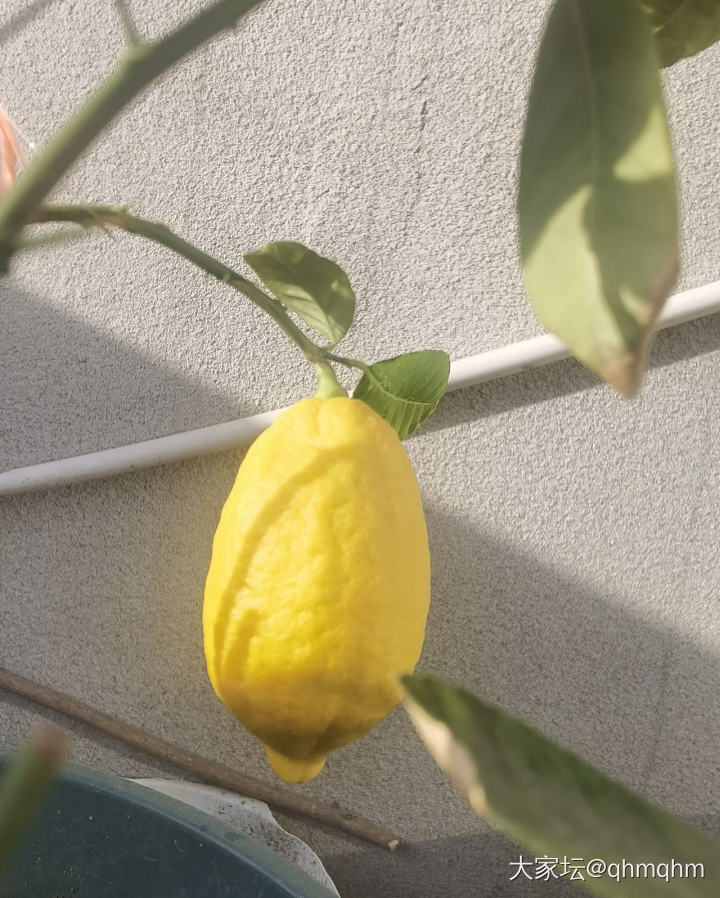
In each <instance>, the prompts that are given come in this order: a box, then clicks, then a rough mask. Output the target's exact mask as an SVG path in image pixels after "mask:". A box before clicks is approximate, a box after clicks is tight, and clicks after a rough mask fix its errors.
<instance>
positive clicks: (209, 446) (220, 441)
mask: <svg viewBox="0 0 720 898" xmlns="http://www.w3.org/2000/svg"><path fill="white" fill-rule="evenodd" d="M719 311H720V281H715V282H714V283H712V284H707V285H705V286H704V287H696V288H695V289H692V290H686V291H685V292H684V293H678V294H677V295H675V296H673V297H671V298H670V299H669V300H668V301H667V303H666V304H665V308H664V310H663V313H662V315H661V317H660V319H659V321H658V325H657V328H658V329H662V328H667V327H673V326H674V325H676V324H683V323H684V322H686V321H693V320H695V319H696V318H701V317H703V316H705V315H711V314H713V313H714V312H719ZM570 355H571V353H570V350H569V349H568V348H567V346H566V345H565V344H564V343H563V342H562V341H561V340H558V338H557V337H553V336H551V335H550V334H546V335H544V336H542V337H533V338H532V339H530V340H522V341H520V342H519V343H513V344H511V345H510V346H503V347H502V348H501V349H492V350H490V351H489V352H483V353H480V355H475V356H471V357H470V358H467V359H459V360H458V361H456V362H453V363H452V365H451V367H450V380H449V382H448V390H460V389H462V388H463V387H469V386H472V385H473V384H478V383H483V382H484V381H488V380H495V379H496V378H499V377H506V376H507V375H509V374H517V373H518V372H520V371H526V370H528V369H530V368H537V367H540V366H541V365H547V364H549V363H550V362H557V361H559V360H560V359H565V358H568V357H569V356H570ZM283 411H285V409H284V408H281V409H276V410H275V411H272V412H263V413H262V414H260V415H252V416H251V417H249V418H240V419H239V420H237V421H227V422H225V423H224V424H214V425H212V426H211V427H201V428H199V429H198V430H189V431H186V432H184V433H176V434H173V435H172V436H166V437H159V438H157V439H154V440H145V441H144V442H142V443H133V444H131V445H130V446H120V447H118V448H116V449H104V450H102V451H100V452H91V453H89V454H87V455H77V456H75V457H73V458H61V459H58V460H57V461H49V462H43V463H42V464H39V465H30V466H28V467H25V468H15V469H14V470H12V471H5V472H3V473H0V496H12V495H15V494H17V493H25V492H31V491H33V490H42V489H50V488H51V487H56V486H65V485H67V484H69V483H79V482H81V481H84V480H95V479H97V478H100V477H112V476H114V475H116V474H124V473H126V472H128V471H137V470H140V469H141V468H151V467H154V466H155V465H161V464H168V463H169V462H174V461H180V460H182V459H185V458H193V457H194V456H198V455H209V454H211V453H214V452H222V451H224V450H227V449H235V448H237V447H239V446H244V445H246V444H247V443H250V442H252V440H254V439H255V437H256V436H257V435H258V434H259V433H261V432H262V431H263V430H264V429H265V428H266V427H267V426H268V425H269V424H270V423H271V421H272V420H273V419H274V418H276V417H277V416H278V415H279V414H280V413H281V412H283Z"/></svg>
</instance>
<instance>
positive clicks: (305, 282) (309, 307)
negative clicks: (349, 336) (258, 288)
mask: <svg viewBox="0 0 720 898" xmlns="http://www.w3.org/2000/svg"><path fill="white" fill-rule="evenodd" d="M243 259H244V260H245V262H246V263H247V264H248V265H249V266H250V267H251V268H252V270H253V271H254V272H255V274H256V275H257V276H258V277H259V278H260V280H261V281H262V282H263V284H265V286H266V287H267V288H268V290H270V291H272V293H274V294H275V296H276V297H277V298H278V299H279V300H280V302H281V303H282V304H283V305H284V306H286V307H287V308H288V309H292V310H293V312H297V314H298V315H299V316H300V317H301V318H302V320H303V321H304V322H305V323H306V324H307V325H309V326H310V327H312V328H313V329H314V330H316V331H317V332H318V333H319V334H322V336H323V337H325V338H326V339H327V340H329V341H330V345H331V346H335V344H336V343H337V342H338V341H339V340H340V339H341V338H342V337H343V336H344V335H345V334H346V333H347V330H348V328H349V327H350V325H351V324H352V320H353V315H354V314H355V294H354V293H353V289H352V287H351V286H350V281H349V280H348V278H347V275H346V274H345V272H344V271H343V270H342V268H340V266H339V265H336V264H335V263H334V262H331V261H330V259H325V258H324V257H323V256H319V255H318V254H317V253H315V252H313V251H312V250H311V249H308V248H307V247H305V246H303V245H302V244H301V243H293V242H292V241H289V240H284V241H279V242H277V243H268V245H267V246H264V247H263V248H262V249H259V250H257V251H256V252H253V253H245V255H244V256H243Z"/></svg>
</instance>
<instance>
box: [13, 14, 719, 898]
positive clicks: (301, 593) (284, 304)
mask: <svg viewBox="0 0 720 898" xmlns="http://www.w3.org/2000/svg"><path fill="white" fill-rule="evenodd" d="M258 2H259V0H216V2H214V3H211V4H210V5H209V6H207V7H206V8H205V9H204V10H203V11H202V12H200V13H199V14H198V15H197V16H195V17H194V18H193V19H191V20H190V21H189V22H187V23H186V24H184V25H182V26H180V28H178V29H176V30H175V31H173V32H171V33H170V34H168V35H166V36H165V37H162V38H160V39H159V40H157V41H155V42H148V43H144V42H142V41H141V40H140V38H139V37H138V34H137V32H136V29H135V27H134V25H133V23H132V20H131V18H130V16H129V14H128V11H127V9H126V7H125V5H124V4H123V3H121V2H118V4H117V5H118V8H119V11H120V13H121V18H122V21H123V23H124V26H125V30H126V34H127V38H128V48H127V50H126V52H125V54H124V56H123V58H122V59H121V60H120V62H119V64H118V66H117V67H116V69H115V71H114V72H113V73H112V74H111V75H110V77H109V78H108V80H107V81H106V82H105V83H104V84H103V85H102V86H101V87H100V88H99V90H98V91H97V92H96V93H95V94H93V95H92V96H91V97H90V99H89V100H88V101H87V102H86V103H85V104H84V106H83V107H82V108H81V109H80V110H79V111H78V112H77V113H76V114H75V115H74V116H73V118H71V119H70V121H69V122H68V123H67V124H66V125H65V126H64V127H63V128H62V129H61V130H60V131H59V132H58V134H57V135H56V136H55V137H54V138H53V139H52V140H51V141H50V143H49V144H48V145H47V147H45V149H44V150H42V151H41V152H40V153H39V154H38V156H37V157H36V158H35V160H34V161H33V162H32V164H31V165H29V166H28V167H27V169H26V170H25V172H24V174H23V176H22V177H21V178H20V179H19V181H18V183H17V184H16V185H15V186H14V187H13V188H12V189H11V190H9V192H7V193H6V195H5V196H4V198H3V199H2V201H0V271H3V272H7V271H8V269H9V266H10V264H11V261H12V258H13V256H14V254H15V253H17V252H19V251H22V250H24V249H26V248H27V247H31V246H33V245H34V243H35V242H37V241H41V240H42V239H43V238H42V236H40V237H38V236H37V235H36V234H35V233H34V230H33V227H34V226H35V225H41V224H43V223H47V222H55V223H57V222H62V223H65V224H71V225H75V226H77V225H79V226H81V227H82V228H84V229H92V228H105V229H107V228H120V229H123V230H125V231H127V232H129V233H132V234H135V235H138V236H141V237H145V238H147V239H150V240H154V241H156V242H158V243H160V244H163V245H164V246H166V247H167V248H168V249H170V250H172V251H174V252H177V253H179V254H180V255H182V256H184V257H185V258H186V259H187V260H188V261H190V262H192V263H193V264H195V265H197V266H199V267H200V268H201V269H202V270H204V271H205V272H207V273H208V274H209V275H211V276H213V277H215V278H217V279H219V280H221V281H222V282H224V283H225V284H227V286H228V287H229V288H231V289H234V290H236V291H238V292H240V293H241V294H243V295H244V296H245V297H246V298H248V299H249V300H250V301H251V302H253V303H255V304H256V305H258V306H259V307H260V308H262V309H263V310H264V311H265V312H266V313H267V314H268V315H269V316H270V317H271V318H272V319H273V320H274V321H275V322H276V324H278V326H279V327H280V328H281V330H282V331H283V332H284V334H285V335H286V337H288V338H289V339H290V340H291V341H292V342H293V343H294V344H295V345H296V346H297V347H298V349H299V350H300V352H301V353H302V354H303V356H304V357H305V359H306V360H307V361H308V362H309V363H310V364H311V365H313V366H314V368H315V370H316V372H317V375H318V392H317V394H316V396H315V397H314V398H310V399H305V400H301V401H300V402H298V403H297V404H296V405H295V406H293V407H292V408H291V409H290V410H289V411H288V412H286V413H285V414H284V415H282V416H280V418H278V419H277V421H276V422H275V424H273V425H272V427H271V428H270V429H269V430H268V431H267V432H266V433H265V434H263V435H262V436H261V437H260V438H259V439H258V440H257V442H256V443H255V444H254V446H253V447H252V448H251V449H250V451H249V452H248V454H247V456H246V458H245V461H244V462H243V464H242V465H241V468H240V471H239V472H238V476H237V480H236V482H235V485H234V487H233V490H232V492H231V494H230V496H229V498H228V501H227V503H226V505H225V507H224V509H223V512H222V517H221V520H220V524H219V527H218V530H217V533H216V536H215V542H214V546H213V554H212V560H211V563H210V570H209V573H208V577H207V582H206V591H205V605H204V614H203V623H204V633H205V651H206V657H207V662H208V672H209V675H210V679H211V681H212V684H213V686H214V688H215V690H216V692H217V694H218V695H219V696H220V698H221V699H222V700H223V701H224V702H225V704H226V705H228V707H229V708H230V710H231V711H232V712H233V713H234V714H235V715H236V716H237V717H238V718H239V719H240V720H241V721H242V722H243V723H244V724H245V725H246V727H247V728H248V729H249V730H250V731H251V732H253V733H254V734H255V735H256V736H258V738H260V739H261V740H262V741H263V743H264V744H265V746H266V750H267V754H268V758H269V760H270V762H271V764H272V766H273V768H274V770H275V771H276V773H278V775H280V776H281V777H282V778H284V779H286V780H288V781H305V780H307V779H310V778H312V777H313V776H315V775H317V773H318V772H319V771H320V769H321V768H322V766H323V764H324V761H325V757H326V755H327V754H328V753H329V752H330V751H332V750H333V749H335V748H337V747H339V746H341V745H343V744H345V743H347V742H348V741H349V740H351V739H353V738H356V737H358V736H360V735H362V733H364V732H365V731H367V730H368V729H369V728H370V727H372V726H373V725H375V724H376V723H377V722H378V721H379V720H380V719H381V718H382V717H383V716H384V715H385V714H386V713H387V711H388V710H389V709H390V708H391V707H392V706H393V705H394V704H395V703H397V701H398V700H399V698H400V696H401V694H402V692H401V686H400V677H401V676H404V678H403V680H402V684H403V686H404V693H405V702H406V706H407V709H408V711H409V713H410V715H411V717H412V719H413V721H414V722H415V724H416V726H417V727H418V729H419V731H420V733H421V735H422V737H423V739H424V740H425V742H426V743H427V745H428V747H429V749H430V751H431V752H432V754H433V755H434V756H435V757H436V759H437V760H438V762H439V763H440V764H441V765H442V766H443V767H444V768H445V769H447V770H448V771H449V772H450V773H451V774H452V775H453V777H454V778H455V779H456V781H457V782H458V784H459V785H460V787H461V788H462V790H463V791H464V792H465V794H466V795H467V796H468V798H469V800H470V803H471V804H472V806H473V807H474V808H475V809H476V810H477V811H478V813H481V814H484V815H487V816H488V817H489V819H490V820H491V822H493V824H495V825H496V826H498V827H499V828H501V829H503V830H505V831H506V832H508V833H509V834H510V835H511V836H512V837H513V838H515V839H517V840H518V841H519V842H520V843H521V844H524V845H527V846H528V847H529V848H531V849H532V850H535V851H538V852H541V851H542V852H548V851H552V852H555V853H560V852H565V853H566V854H572V853H580V852H582V853H584V854H592V855H594V856H600V855H603V856H605V860H606V861H608V862H612V861H613V860H614V859H616V858H618V857H619V856H620V853H622V854H623V856H624V857H626V858H635V859H636V860H638V861H641V862H642V861H644V862H648V861H649V860H652V859H653V858H662V859H667V855H668V854H669V855H670V856H672V857H675V858H678V859H682V860H685V861H686V862H687V863H702V864H703V865H704V867H705V870H706V876H705V878H704V879H692V880H685V881H683V882H682V883H681V884H680V885H679V886H678V885H676V884H675V885H674V887H673V894H676V895H682V896H687V898H691V896H709V895H711V894H712V895H714V894H715V893H716V892H717V888H718V883H719V882H720V870H719V869H718V858H720V847H718V846H717V845H716V844H715V843H714V842H712V841H711V840H709V839H708V838H707V837H705V836H703V835H701V834H699V833H696V832H695V831H693V830H692V829H690V828H689V827H687V826H686V825H685V824H684V823H683V822H682V821H680V820H678V819H676V818H674V817H673V816H672V815H670V814H668V813H667V812H665V811H662V810H661V809H659V808H656V807H655V806H653V805H651V804H650V803H648V802H646V801H644V800H643V799H642V798H640V797H639V796H636V795H633V794H632V793H631V792H629V791H628V790H626V789H625V788H624V787H622V786H621V785H619V784H617V783H614V782H612V781H610V780H609V779H607V778H606V777H605V776H604V775H603V774H601V773H600V772H599V771H596V770H594V769H593V768H592V767H590V766H589V765H588V764H586V763H585V762H583V761H582V760H581V759H579V758H577V757H576V756H574V755H572V754H570V753H569V752H566V751H565V750H564V749H562V748H560V747H559V746H557V745H554V744H553V743H551V742H550V741H549V740H547V739H545V738H544V737H543V736H541V735H540V734H539V733H537V732H535V731H533V730H531V729H530V728H528V727H526V726H525V725H524V724H523V723H522V722H520V721H517V720H514V719H513V718H511V717H509V716H508V715H506V714H504V713H503V712H502V711H501V710H500V709H497V708H494V707H492V706H490V705H487V704H486V703H484V702H482V701H481V700H480V699H477V698H475V697H473V696H470V695H468V694H467V693H464V692H462V691H461V690H459V689H458V688H457V687H454V686H452V685H451V684H448V683H444V682H442V681H441V680H437V679H435V678H432V677H429V676H427V675H414V676H413V675H411V672H412V670H413V668H414V666H415V664H416V662H417V659H418V657H419V654H420V649H421V646H422V641H423V634H424V626H425V617H426V614H427V604H428V599H429V557H428V548H427V537H426V533H425V524H424V519H423V513H422V506H421V502H420V497H419V491H418V487H417V484H416V482H415V477H414V474H413V471H412V468H411V466H410V463H409V461H408V458H407V456H406V455H405V452H404V449H403V448H402V446H401V444H400V440H401V439H403V438H405V437H407V436H409V435H410V434H411V433H412V432H413V431H414V430H415V429H416V428H417V427H418V426H419V425H420V424H421V423H422V421H423V420H425V419H426V418H427V416H428V415H429V414H431V413H432V412H433V410H434V409H435V407H436V405H437V403H438V401H439V399H440V398H441V396H442V395H443V393H444V391H445V388H446V385H447V379H448V372H449V360H448V358H447V355H446V354H445V353H443V352H442V351H439V350H425V351H420V352H415V353H408V354H406V355H403V356H399V357H397V358H394V359H388V360H385V361H381V362H376V363H375V364H368V363H366V362H363V361H360V360H357V359H351V358H347V357H344V356H342V355H339V354H337V353H336V344H337V343H338V342H339V341H340V340H341V339H342V338H343V336H344V335H345V334H346V333H347V331H348V329H349V327H350V326H351V324H352V321H353V314H354V306H355V296H354V292H353V289H352V287H351V284H350V281H349V279H348V277H347V275H346V274H345V273H344V272H343V271H342V270H341V268H339V266H338V265H337V264H335V263H334V262H332V261H331V260H329V259H326V258H323V257H322V256H319V255H318V254H317V253H315V252H313V251H312V250H310V249H308V248H307V247H304V246H302V245H301V244H298V243H294V242H290V241H279V242H274V243H270V244H268V245H267V246H266V247H264V248H262V249H260V250H257V251H254V252H249V253H247V254H246V255H245V256H244V259H243V261H244V262H245V264H246V265H247V266H248V267H249V269H250V270H251V271H252V272H253V273H254V275H255V277H256V278H257V281H259V283H260V284H262V287H260V286H259V285H258V283H256V282H255V281H253V280H251V279H249V278H248V277H246V276H245V275H244V274H242V273H239V272H237V271H235V270H234V269H232V268H230V267H228V266H227V265H225V264H224V263H222V262H221V261H219V260H217V259H215V258H214V257H212V256H210V255H209V254H207V253H205V252H204V251H203V250H201V249H199V248H198V247H195V246H193V245H192V244H190V243H188V242H187V241H185V240H183V239H182V238H181V237H180V236H178V235H176V234H174V233H173V232H172V231H171V230H169V229H168V228H167V227H166V226H165V225H163V224H160V223H157V222H152V221H148V220H145V219H142V218H139V217H137V216H134V215H132V214H131V213H130V212H129V211H128V210H127V209H125V208H123V207H121V206H98V205H93V206H90V205H74V204H63V205H48V204H45V199H46V197H47V195H48V194H49V192H50V191H51V190H52V188H53V187H54V186H55V185H56V184H57V183H58V181H59V180H60V178H61V177H62V176H63V174H64V173H65V172H66V171H67V170H68V168H69V167H70V166H71V165H72V163H73V162H74V160H75V159H76V158H77V157H78V156H79V155H80V153H82V152H83V150H84V149H85V148H86V147H87V146H88V144H89V143H90V142H91V141H92V140H93V139H94V138H95V137H96V135H97V134H98V133H99V132H100V131H101V130H102V129H103V128H104V127H105V126H107V125H108V124H109V123H110V122H111V121H112V119H113V118H114V116H115V115H116V114H117V113H118V112H119V111H120V110H121V109H122V108H123V107H124V106H125V105H126V104H127V103H128V102H130V101H131V100H132V99H133V98H134V97H135V96H137V95H138V93H140V92H141V91H142V90H143V89H144V88H145V87H146V85H147V84H149V83H150V82H151V81H152V80H153V79H155V78H156V77H158V76H159V75H160V74H162V73H163V72H164V71H165V70H166V69H168V68H169V67H170V66H172V65H173V64H175V63H176V62H178V61H179V60H180V59H181V58H182V57H183V56H185V55H186V54H187V53H189V52H190V51H192V50H193V49H195V48H196V47H198V46H200V44H202V43H203V42H204V41H206V40H209V39H210V38H212V37H213V36H214V35H215V34H217V33H218V32H219V31H221V30H222V29H224V28H227V27H230V26H232V25H233V24H235V23H236V22H237V21H238V20H239V19H240V18H241V17H242V16H243V15H244V14H245V13H246V12H248V11H249V10H250V9H252V8H253V7H254V6H256V5H257V3H258ZM719 37H720V2H718V0H554V2H553V4H552V6H551V10H550V15H549V18H548V21H547V26H546V29H545V33H544V36H543V39H542V42H541V46H540V50H539V54H538V60H537V65H536V69H535V75H534V79H533V85H532V90H531V94H530V100H529V106H528V113H527V119H526V127H525V135H524V139H523V146H522V154H521V169H520V183H519V192H518V219H519V237H520V252H521V258H522V264H523V274H524V278H525V283H526V287H527V292H528V295H529V297H530V300H531V302H532V304H533V307H534V309H535V312H536V314H537V316H538V318H539V320H540V321H541V322H542V323H543V324H544V325H545V326H546V327H547V328H548V329H549V330H551V331H553V332H554V333H555V334H557V335H558V336H559V337H560V338H561V339H562V340H563V341H565V342H566V343H567V345H568V346H569V348H570V349H571V351H572V352H573V354H574V355H575V357H576V358H577V359H578V360H579V361H581V362H582V363H583V364H585V365H586V366H587V367H588V368H590V369H591V370H593V371H594V372H596V373H597V374H598V375H599V376H600V377H602V378H604V379H605V380H606V381H607V382H608V383H610V384H612V385H613V386H614V387H615V388H616V389H617V391H618V392H619V393H620V394H621V395H622V396H626V397H630V396H633V395H635V394H636V393H637V391H638V389H639V387H640V383H641V379H642V375H643V371H644V369H645V365H646V360H647V355H648V350H649V346H650V342H651V339H652V333H653V330H654V325H655V323H656V320H657V316H658V314H659V312H660V310H661V309H662V306H663V304H664V302H665V300H666V299H667V297H668V295H669V293H670V290H671V289H672V286H673V284H674V281H675V278H676V275H677V265H678V237H677V234H678V202H677V191H676V184H675V170H674V161H673V155H672V149H671V141H670V136H669V132H668V125H667V116H666V111H665V103H664V98H663V91H662V82H661V76H660V66H662V65H671V64H674V63H675V62H676V61H677V60H679V59H681V58H683V57H685V56H687V55H690V54H692V53H695V52H699V51H701V50H702V49H704V48H705V47H707V46H709V45H710V44H711V43H712V42H713V41H715V40H717V39H718V38H719ZM4 140H5V144H4V146H9V147H12V144H11V143H9V142H8V137H7V132H5V138H4ZM12 151H13V152H15V151H16V150H15V149H13V150H12ZM13 167H14V162H13ZM2 171H3V172H4V175H6V174H7V167H6V168H5V169H2ZM6 180H7V179H6ZM75 235H76V232H75V231H72V232H70V236H75ZM62 236H64V234H61V237H62ZM263 288H264V289H263ZM308 331H310V332H311V334H310V333H308ZM339 368H345V369H355V370H357V371H359V372H360V374H361V377H360V380H359V382H358V383H357V385H356V386H355V390H354V393H353V398H349V397H348V393H347V390H346V388H345V387H344V386H343V384H342V382H341V380H339V379H338V375H337V372H338V369H339ZM585 884H586V885H590V887H591V888H593V889H594V890H595V891H596V892H597V893H598V894H601V895H607V896H613V895H630V894H632V895H634V896H636V898H653V896H657V895H660V894H665V892H662V891H659V890H658V883H657V882H656V881H652V880H649V879H645V880H634V881H633V882H632V884H631V885H632V888H630V887H629V886H627V885H626V883H625V882H624V881H617V882H616V881H614V880H613V879H611V878H607V877H605V878H602V879H601V878H598V879H596V880H592V881H591V882H590V883H585Z"/></svg>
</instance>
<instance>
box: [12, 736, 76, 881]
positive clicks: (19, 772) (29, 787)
mask: <svg viewBox="0 0 720 898" xmlns="http://www.w3.org/2000/svg"><path fill="white" fill-rule="evenodd" d="M65 751H66V746H65V737H64V736H63V734H62V732H61V731H60V730H58V729H55V728H53V727H45V728H44V729H42V730H40V731H39V732H38V733H36V734H35V736H34V737H33V738H31V739H30V741H29V742H28V744H27V745H26V746H25V747H24V748H23V749H22V750H21V751H20V752H19V753H18V755H17V756H16V757H15V758H14V760H13V761H12V762H11V763H10V765H9V766H8V768H7V770H6V771H5V773H4V774H3V776H2V779H0V868H2V867H3V866H4V865H5V862H6V861H7V859H8V856H9V855H10V853H11V851H12V850H13V848H14V846H15V844H16V842H17V841H18V839H19V838H20V836H21V835H22V834H23V832H24V831H25V829H26V828H27V826H28V824H29V823H30V821H31V820H32V818H33V816H34V814H35V811H36V810H37V807H38V805H39V804H40V802H41V801H42V799H43V798H44V796H45V794H46V792H47V791H48V788H49V786H50V783H51V782H52V779H53V777H54V776H55V774H56V772H57V770H58V768H59V767H60V765H61V764H62V763H63V761H64V760H65Z"/></svg>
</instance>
